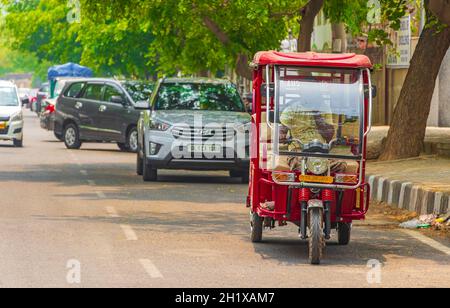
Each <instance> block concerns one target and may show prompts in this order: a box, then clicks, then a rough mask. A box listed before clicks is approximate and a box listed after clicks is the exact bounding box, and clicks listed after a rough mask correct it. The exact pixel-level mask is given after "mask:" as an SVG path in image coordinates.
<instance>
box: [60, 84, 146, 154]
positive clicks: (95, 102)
mask: <svg viewBox="0 0 450 308" xmlns="http://www.w3.org/2000/svg"><path fill="white" fill-rule="evenodd" d="M152 91H153V85H152V84H151V83H149V82H136V81H124V82H122V81H116V80H110V79H86V80H83V79H78V80H76V81H73V82H68V83H67V84H66V86H65V87H64V89H63V91H62V93H61V95H60V96H59V97H58V99H57V101H56V113H55V135H56V137H58V138H59V139H61V140H63V141H64V143H65V144H66V147H67V148H68V149H79V148H80V147H81V145H82V143H83V142H116V143H117V144H118V146H119V148H120V149H121V150H122V151H131V152H137V130H136V125H137V122H138V120H139V116H140V113H141V112H140V111H139V110H137V109H136V108H135V106H136V104H139V103H142V102H144V101H148V99H149V97H150V96H151V93H152ZM147 104H148V103H147Z"/></svg>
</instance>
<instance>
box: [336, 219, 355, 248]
mask: <svg viewBox="0 0 450 308" xmlns="http://www.w3.org/2000/svg"><path fill="white" fill-rule="evenodd" d="M351 233H352V224H349V223H344V222H340V223H339V224H338V243H339V245H341V246H347V245H348V244H350V238H351Z"/></svg>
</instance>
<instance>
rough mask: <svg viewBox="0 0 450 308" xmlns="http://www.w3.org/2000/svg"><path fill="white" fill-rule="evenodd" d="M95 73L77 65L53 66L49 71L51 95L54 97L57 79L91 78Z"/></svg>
mask: <svg viewBox="0 0 450 308" xmlns="http://www.w3.org/2000/svg"><path fill="white" fill-rule="evenodd" d="M93 76H94V72H93V71H92V70H91V69H90V68H88V67H84V66H81V65H78V64H75V63H67V64H63V65H57V66H52V67H50V68H49V69H48V81H49V82H50V95H51V97H53V96H54V90H55V84H56V78H58V77H83V78H91V77H93Z"/></svg>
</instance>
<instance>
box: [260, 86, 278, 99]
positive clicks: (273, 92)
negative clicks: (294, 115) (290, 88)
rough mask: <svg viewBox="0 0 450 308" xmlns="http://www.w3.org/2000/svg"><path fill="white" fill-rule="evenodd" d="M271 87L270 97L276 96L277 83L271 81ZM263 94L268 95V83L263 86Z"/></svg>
mask: <svg viewBox="0 0 450 308" xmlns="http://www.w3.org/2000/svg"><path fill="white" fill-rule="evenodd" d="M269 86H270V88H269V92H270V97H274V96H275V84H273V83H271V84H270V85H269ZM261 96H262V97H266V96H267V84H265V83H264V84H263V85H262V86H261Z"/></svg>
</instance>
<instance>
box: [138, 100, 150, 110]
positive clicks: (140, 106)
mask: <svg viewBox="0 0 450 308" xmlns="http://www.w3.org/2000/svg"><path fill="white" fill-rule="evenodd" d="M134 108H135V109H137V110H149V109H150V103H149V102H148V101H139V102H136V104H135V105H134Z"/></svg>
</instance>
